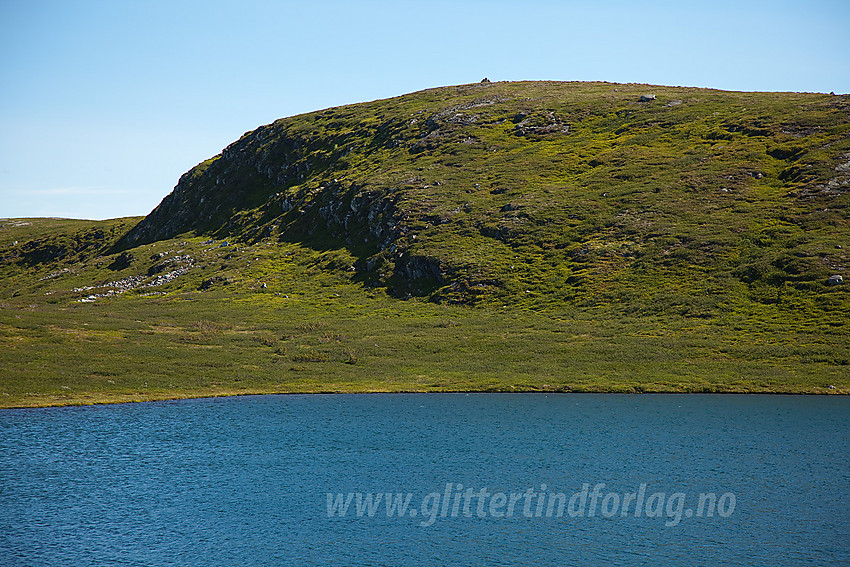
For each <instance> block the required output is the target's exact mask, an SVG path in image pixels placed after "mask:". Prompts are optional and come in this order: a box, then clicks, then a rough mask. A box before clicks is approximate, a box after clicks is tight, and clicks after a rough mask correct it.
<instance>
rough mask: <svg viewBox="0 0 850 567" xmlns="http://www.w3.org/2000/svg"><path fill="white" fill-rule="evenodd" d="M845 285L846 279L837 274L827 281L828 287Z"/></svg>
mask: <svg viewBox="0 0 850 567" xmlns="http://www.w3.org/2000/svg"><path fill="white" fill-rule="evenodd" d="M843 283H844V278H843V277H841V276H840V275H838V274H836V275H834V276H829V279H828V280H826V285H841V284H843Z"/></svg>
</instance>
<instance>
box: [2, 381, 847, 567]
mask: <svg viewBox="0 0 850 567" xmlns="http://www.w3.org/2000/svg"><path fill="white" fill-rule="evenodd" d="M848 424H850V400H848V399H845V398H840V397H799V396H709V395H699V396H696V395H690V396H689V395H639V396H638V395H634V396H632V395H588V394H563V395H542V394H539V395H535V394H509V395H506V394H411V395H406V394H398V395H395V394H393V395H390V394H386V395H385V394H380V395H344V396H322V395H311V396H256V397H240V398H220V399H205V400H187V401H177V402H154V403H144V404H122V405H112V406H95V407H72V408H47V409H32V410H4V411H0V512H2V514H0V564H10V565H33V566H41V565H45V566H47V565H51V566H55V565H96V564H100V565H107V564H108V565H139V566H160V565H192V564H208V565H244V566H255V565H373V566H382V565H387V566H389V565H458V566H460V565H564V564H572V565H600V564H607V565H683V564H690V565H752V564H777V565H778V564H781V565H835V564H848V563H850V551H848V545H847V538H848V536H850V508H848V497H847V495H848V494H850V472H848V471H850V466H848V465H849V464H850V462H848V461H850V459H848V456H850V453H849V451H850V449H848V448H850V425H848ZM585 483H587V484H588V486H589V487H590V488H591V489H592V488H593V487H594V486H596V485H598V484H601V483H604V487H603V488H602V489H601V490H600V496H599V498H598V499H597V502H596V504H595V509H594V512H595V513H594V514H593V516H592V517H591V516H590V514H589V501H588V500H586V501H585V504H586V505H585V507H584V512H583V514H575V515H573V516H571V515H570V514H569V513H567V512H568V510H566V509H564V510H563V513H562V514H561V515H560V516H559V515H558V514H557V513H556V512H557V509H556V508H553V513H552V514H550V515H548V517H547V513H546V507H547V504H548V503H549V501H551V500H552V499H554V495H555V494H557V493H562V494H563V495H564V497H565V498H569V497H572V496H573V495H574V494H575V493H581V491H582V487H583V485H584V484H585ZM458 485H462V488H459V487H458ZM641 485H643V486H644V488H645V492H646V495H647V496H649V495H651V494H661V495H663V496H664V497H666V504H667V505H669V504H670V500H671V498H672V499H673V504H675V505H674V506H672V507H670V508H669V509H666V510H663V511H662V513H661V514H659V515H657V516H652V514H650V515H651V516H652V517H646V508H645V506H643V507H642V512H643V513H642V514H641V515H640V516H639V517H638V516H636V515H635V513H634V508H636V504H635V503H633V504H632V508H631V509H629V511H628V513H627V514H625V515H623V514H622V508H623V506H622V500H623V499H624V498H625V495H626V494H628V493H636V492H637V491H638V490H639V488H640V487H641ZM544 487H545V488H544ZM529 488H530V489H532V490H533V491H535V492H536V493H538V496H537V497H538V498H540V494H542V496H543V501H544V504H543V507H542V510H541V512H542V513H537V507H536V503H537V501H532V502H531V506H530V507H529V508H528V509H527V510H524V509H523V501H522V500H520V501H517V502H516V506H515V507H514V510H513V514H511V515H508V514H506V506H502V507H498V506H496V507H494V508H493V511H494V512H495V513H491V510H490V508H489V504H492V499H493V498H495V496H492V495H495V494H496V493H502V494H504V495H505V496H506V497H510V494H511V493H517V494H519V493H524V492H525V491H527V490H528V489H529ZM447 489H448V490H449V493H448V495H449V499H448V502H449V503H450V504H453V503H454V502H455V501H459V502H460V505H459V506H458V507H457V510H455V511H453V510H452V506H451V505H449V506H447V510H446V513H445V517H443V516H442V515H440V514H439V513H436V512H435V508H434V507H433V506H432V505H433V504H434V503H435V500H436V499H435V496H437V497H438V498H439V499H440V500H445V495H446V490H447ZM468 489H473V490H474V491H475V492H476V493H479V492H480V490H481V489H486V490H487V494H490V495H491V500H490V501H487V502H486V504H487V505H485V506H483V510H481V511H482V512H484V513H483V515H482V514H479V513H478V512H479V510H478V508H477V500H470V505H469V506H468V507H467V512H468V514H465V513H464V506H463V501H462V500H460V496H461V495H462V494H463V491H464V490H468ZM387 492H390V493H393V494H396V493H401V494H402V495H405V494H410V495H411V496H410V507H409V509H408V510H407V511H406V513H405V514H404V516H403V517H398V516H397V515H395V514H394V515H393V516H388V515H387V513H386V509H385V507H384V505H383V502H382V503H381V506H380V508H378V510H377V511H376V513H375V514H374V515H372V516H371V517H370V516H368V514H364V515H362V516H360V517H358V515H357V514H356V510H355V506H356V504H355V503H354V501H352V504H351V505H350V507H349V508H348V510H347V513H346V514H345V515H344V516H342V517H340V516H339V514H338V513H335V515H334V517H329V515H328V494H331V495H332V496H333V497H335V495H337V494H341V495H343V496H346V495H347V494H348V493H361V496H362V497H364V498H365V496H366V495H367V494H368V493H372V495H373V497H374V495H375V494H377V493H381V494H384V493H387ZM707 493H713V494H714V495H716V496H718V497H719V496H722V495H726V500H725V503H726V504H727V507H726V509H725V513H724V514H721V513H720V512H719V511H718V512H715V513H714V514H713V516H712V517H707V516H706V514H705V513H703V514H702V517H697V515H696V504H697V501H698V498H699V495H700V494H707ZM608 494H614V495H615V496H616V497H617V499H619V500H620V508H619V509H613V502H614V497H610V498H609V500H608V505H609V506H608V508H607V510H606V509H603V508H602V505H601V499H602V498H604V497H605V496H606V495H608ZM674 494H682V495H683V496H682V497H681V499H682V502H681V506H679V501H677V500H676V498H679V497H672V495H674ZM429 495H431V496H429ZM730 495H731V496H730ZM547 498H548V500H547ZM579 500H580V498H577V499H576V502H579ZM657 500H658V499H656V503H657ZM732 501H734V507H733V509H732V510H731V511H730V509H729V508H730V506H729V504H730V503H731V502H732ZM556 502H557V501H556ZM439 504H440V505H442V504H443V502H439ZM496 504H498V502H496ZM662 508H663V506H662ZM686 509H690V510H691V511H692V515H691V517H686V516H685V510H686ZM413 510H415V512H413ZM654 510H657V509H655V508H652V509H650V512H652V511H654ZM573 511H574V512H576V511H577V509H573ZM606 511H607V512H608V513H605V512H606ZM612 511H613V513H611V512H612ZM668 511H669V512H671V513H670V514H668V513H667V512H668ZM337 512H338V510H337ZM453 512H454V513H453ZM524 512H530V514H526V513H524ZM500 513H501V517H500V516H499V514H500ZM413 514H415V515H413Z"/></svg>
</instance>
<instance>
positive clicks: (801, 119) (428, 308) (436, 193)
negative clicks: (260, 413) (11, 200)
mask: <svg viewBox="0 0 850 567" xmlns="http://www.w3.org/2000/svg"><path fill="white" fill-rule="evenodd" d="M644 92H653V93H655V94H656V95H658V99H657V100H656V101H654V102H652V103H640V102H637V98H638V96H639V95H640V94H641V93H644ZM678 101H681V102H678ZM847 112H848V111H847V102H846V101H844V100H843V97H828V96H824V95H797V94H764V93H724V92H719V91H706V90H699V89H674V88H662V87H651V88H649V87H646V86H635V85H608V84H572V83H567V84H560V83H558V84H496V85H493V86H490V87H479V86H467V87H458V88H448V89H434V90H431V91H425V92H423V93H415V94H414V95H408V96H406V97H400V98H398V99H390V100H388V101H378V102H376V103H371V104H367V105H356V106H352V107H343V108H341V109H331V110H328V111H323V112H319V113H314V114H310V115H304V116H300V117H295V118H292V119H285V120H283V121H278V122H277V123H275V125H272V127H277V128H281V129H283V130H285V132H286V133H287V134H286V135H287V136H289V137H290V138H295V139H300V138H299V137H301V138H303V137H304V136H308V135H310V134H313V135H315V136H316V138H317V139H319V140H327V139H328V138H329V137H331V136H338V137H340V136H341V137H340V138H339V139H340V140H343V141H344V143H348V144H350V147H343V148H340V147H339V144H338V143H334V144H333V145H334V146H336V151H341V152H343V153H344V154H345V157H344V158H342V157H337V158H334V159H330V158H328V159H325V160H324V161H325V163H326V165H325V166H324V167H318V166H316V167H314V168H313V174H311V175H306V176H305V178H304V179H303V180H301V179H300V178H299V181H298V182H297V183H292V184H289V185H288V186H286V187H284V188H282V189H283V191H281V188H279V187H272V186H270V185H269V184H268V183H267V182H265V181H262V180H261V181H257V182H255V183H254V184H253V185H251V186H250V190H251V191H253V196H252V198H251V199H248V200H247V201H246V202H250V203H251V204H252V205H254V206H251V207H248V208H247V209H245V210H240V211H236V212H234V213H233V214H234V215H235V216H234V219H235V221H236V222H234V223H231V226H232V227H233V228H232V229H231V230H232V232H231V233H230V235H229V236H227V238H229V239H230V243H231V244H234V243H235V244H236V246H233V245H230V246H223V247H222V246H221V244H222V242H221V240H220V239H221V238H223V237H225V236H224V235H223V234H219V235H218V237H219V240H216V241H215V243H211V242H210V239H209V237H208V236H195V235H194V234H192V233H187V234H182V235H179V236H176V237H175V238H172V239H166V240H160V241H157V242H153V243H148V244H144V245H141V246H136V247H133V248H130V249H129V250H128V252H129V254H130V255H131V256H132V258H133V259H132V261H130V263H129V265H125V264H122V263H121V262H115V260H116V259H117V258H119V254H118V252H116V251H114V250H115V249H113V248H111V245H112V244H113V243H114V242H115V241H116V240H117V239H118V237H120V236H121V235H122V234H124V233H125V232H126V231H127V230H128V229H129V228H130V227H131V226H133V225H134V224H135V223H136V222H137V221H138V220H139V219H117V220H115V221H104V222H101V223H95V222H87V221H60V220H49V219H27V220H26V221H23V222H22V221H14V222H9V221H0V225H2V226H0V257H2V258H4V261H3V263H2V264H0V270H2V273H0V347H1V348H0V366H2V368H3V376H2V381H0V405H2V406H13V405H44V404H67V403H87V402H97V401H121V400H137V399H157V398H167V397H182V396H195V395H217V394H231V393H250V392H312V391H425V390H464V389H473V390H504V391H513V390H568V391H752V392H824V393H825V392H842V393H850V347H849V346H848V341H847V340H846V334H847V322H848V321H847V313H848V311H850V301H849V300H848V291H847V287H846V286H832V287H830V286H826V285H825V280H826V278H827V277H828V276H829V275H830V274H832V273H845V274H846V272H844V269H845V266H846V262H847V258H846V253H845V250H846V248H847V246H848V245H850V242H848V240H850V238H848V236H850V232H848V223H847V220H848V219H847V209H846V206H847V201H848V197H847V193H846V187H841V186H840V185H839V186H835V187H831V186H830V185H828V183H829V181H830V180H833V179H836V178H837V179H838V180H839V181H840V180H841V179H842V178H841V173H842V170H841V169H840V168H841V166H842V164H843V163H844V162H845V161H847V160H848V159H850V157H847V155H846V154H847V153H848V152H850V141H848V132H850V126H848V120H847ZM561 125H566V126H568V131H567V132H564V131H563V128H562V127H561ZM547 128H549V129H548V130H547ZM299 132H300V133H299ZM346 134H347V135H348V136H349V137H346ZM274 140H275V138H274V137H273V136H272V137H271V142H269V141H268V140H266V141H265V142H264V143H266V144H272V145H273V143H274ZM364 141H368V142H369V143H365V142H364ZM355 142H357V143H355ZM304 151H309V152H312V155H306V157H304V159H305V160H306V161H305V163H313V164H316V163H318V162H317V161H316V160H317V159H318V158H317V157H316V156H317V155H318V154H321V153H323V152H327V151H329V150H328V148H327V147H326V146H322V145H319V146H316V147H313V148H308V149H307V150H304ZM272 153H273V152H272ZM310 159H313V160H314V161H313V162H310V161H309V160H310ZM216 161H218V160H216ZM210 163H212V162H210ZM210 163H207V164H205V165H204V166H203V167H204V168H206V167H212V166H211V165H210ZM328 164H329V165H328ZM836 168H838V169H836ZM332 179H338V181H337V182H335V183H336V184H337V185H336V186H335V187H334V189H333V190H334V191H335V193H334V195H330V194H329V190H328V188H330V187H332V186H333V184H331V183H330V182H329V181H330V180H332ZM438 183H439V184H438ZM833 185H835V182H833ZM279 191H281V192H282V193H283V194H286V195H290V196H292V197H293V198H298V199H300V201H299V202H300V206H299V207H297V208H296V209H295V210H293V211H291V212H289V213H286V214H280V213H279V212H278V213H275V214H270V213H269V210H270V205H269V202H271V200H272V199H271V198H272V196H273V195H276V194H277V193H278V192H279ZM368 192H373V193H381V192H383V194H388V193H392V198H393V199H394V203H395V206H396V208H397V209H396V213H395V215H396V218H397V219H398V220H399V222H400V223H402V228H403V229H404V231H403V236H401V237H399V238H397V239H396V240H395V241H393V242H391V243H390V244H391V245H394V246H395V247H396V248H395V249H392V248H390V247H389V246H387V247H386V248H385V249H381V248H380V247H379V246H376V245H375V243H374V242H372V243H370V242H365V238H364V241H359V240H357V238H356V236H357V234H361V233H362V234H367V233H366V231H365V230H363V231H361V233H357V232H351V231H350V232H349V233H348V234H345V233H344V231H343V230H342V228H341V227H339V226H334V225H333V223H329V224H330V226H328V228H327V230H320V231H318V232H316V230H315V228H314V227H316V226H321V224H320V220H321V218H320V216H319V214H318V213H317V211H318V209H319V208H320V207H321V206H323V205H326V204H327V203H328V202H330V201H331V200H332V199H340V200H342V201H343V202H344V203H345V204H348V203H349V202H350V201H351V200H352V199H354V198H356V197H357V195H361V194H364V193H368ZM275 202H276V201H275ZM26 222H29V223H30V224H28V225H27V224H25V223H26ZM308 227H309V228H308ZM308 230H309V231H310V232H312V234H308ZM96 231H99V232H96ZM240 234H241V236H240ZM413 234H415V235H416V239H413V238H411V236H412V235H413ZM234 237H236V238H235V239H234ZM353 237H354V238H353ZM14 241H18V244H17V245H12V242H14ZM838 246H841V248H838ZM400 254H404V255H407V256H412V255H415V256H419V257H423V258H429V259H434V260H436V261H438V262H439V264H440V265H441V266H442V267H443V268H444V270H445V271H444V278H445V279H444V281H442V282H435V281H412V280H409V279H405V278H403V277H401V276H400V274H399V273H398V271H399V270H398V266H397V264H396V263H395V261H396V258H398V257H400V256H399V255H400ZM187 256H188V257H190V258H191V259H190V260H189V259H187V258H186V257H187ZM175 257H177V258H178V260H172V259H173V258H175ZM51 258H56V259H51ZM370 261H371V262H370ZM367 264H368V267H369V269H366V266H367ZM180 266H183V267H188V271H187V272H186V273H185V274H183V275H180V276H179V277H178V278H176V279H175V280H174V281H172V282H170V283H167V284H165V285H161V286H155V287H139V288H137V289H135V290H132V291H128V292H126V293H123V294H120V295H118V296H116V297H102V298H99V299H97V300H96V301H94V302H91V303H81V302H79V299H81V298H84V297H86V296H87V295H89V294H94V293H103V292H104V291H105V290H104V289H93V290H82V291H73V290H74V289H79V288H82V287H85V286H91V285H94V284H104V283H106V282H110V281H116V280H121V279H123V278H127V277H129V276H134V275H135V276H138V277H140V278H142V279H143V281H144V282H152V281H154V279H155V278H156V277H157V276H160V275H162V274H165V273H168V272H169V271H171V270H172V269H175V268H177V267H180ZM350 266H357V271H350V270H349V267H350ZM204 282H206V283H204ZM263 284H265V287H263ZM200 287H204V288H205V290H204V291H199V288H200ZM387 291H390V292H392V294H395V295H397V296H404V295H405V294H408V293H412V294H413V297H411V298H409V299H407V300H400V299H396V298H394V297H393V296H392V294H388V293H386V292H387ZM151 294H156V295H151ZM830 385H833V386H835V387H836V388H835V389H834V390H833V389H828V386H830Z"/></svg>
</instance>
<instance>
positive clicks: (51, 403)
mask: <svg viewBox="0 0 850 567" xmlns="http://www.w3.org/2000/svg"><path fill="white" fill-rule="evenodd" d="M351 394H375V395H380V394H508V395H510V394H632V395H643V394H671V395H674V394H678V395H695V396H699V395H704V394H723V395H759V396H812V395H814V396H848V395H850V390H848V389H846V388H842V389H840V390H839V389H835V390H828V389H827V390H825V389H823V388H817V389H812V390H801V391H797V390H793V391H771V390H757V391H750V390H746V389H742V390H737V389H730V390H717V391H700V392H696V391H688V390H643V391H636V390H632V391H628V390H622V391H620V390H601V389H600V390H594V389H587V390H541V389H527V390H524V389H512V390H510V391H508V390H363V391H353V390H352V391H348V390H335V389H331V390H315V391H291V392H290V391H249V392H217V393H211V392H200V393H186V394H185V395H184V394H174V393H168V394H163V395H162V396H158V395H155V394H154V395H149V396H132V395H127V396H120V395H118V396H114V397H107V396H104V397H102V398H90V397H88V396H83V397H82V398H74V399H69V400H34V401H33V403H31V404H21V405H0V410H8V409H40V408H55V407H82V406H99V405H114V404H136V403H147V402H169V401H181V400H197V399H215V398H233V397H243V396H285V395H340V396H344V395H351Z"/></svg>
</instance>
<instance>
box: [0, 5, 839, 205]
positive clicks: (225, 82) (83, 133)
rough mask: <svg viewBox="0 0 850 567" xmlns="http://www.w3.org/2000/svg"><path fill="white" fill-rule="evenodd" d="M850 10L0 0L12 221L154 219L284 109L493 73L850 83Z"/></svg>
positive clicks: (1, 195)
mask: <svg viewBox="0 0 850 567" xmlns="http://www.w3.org/2000/svg"><path fill="white" fill-rule="evenodd" d="M848 29H850V2H848V1H846V0H810V1H808V2H802V1H796V2H790V1H784V0H774V1H771V2H766V1H757V2H749V1H747V0H739V1H735V2H731V1H726V0H714V1H703V2H690V1H688V0H678V1H675V2H674V1H669V2H660V1H653V0H645V1H643V2H641V1H610V2H605V1H598V2H593V1H585V2H573V1H568V0H565V1H554V0H552V1H547V0H526V1H523V2H519V1H516V2H508V1H500V0H490V1H487V2H485V1H473V2H465V1H463V0H456V1H453V2H448V1H447V2H432V1H427V0H421V1H415V2H414V1H407V0H396V1H392V2H382V1H364V2H358V1H353V0H350V1H348V2H342V1H330V0H327V1H326V0H313V1H309V2H308V1H305V2H288V1H282V2H271V1H262V0H240V1H239V2H234V1H232V0H231V1H228V2H219V1H216V0H205V1H180V0H171V1H157V0H151V1H144V2H143V1H129V0H127V1H121V0H109V1H93V0H75V1H72V0H67V1H48V0H0V217H22V216H61V217H72V218H93V219H102V218H111V217H118V216H127V215H143V214H147V213H148V212H149V211H150V210H151V209H152V208H153V207H154V206H156V204H157V203H158V202H159V201H160V200H162V198H163V197H164V196H165V195H166V194H168V193H169V192H170V191H171V189H172V188H173V186H174V185H175V184H176V183H177V180H178V178H179V177H180V175H181V174H182V173H183V172H185V171H186V170H188V169H189V168H191V167H192V166H194V165H195V164H197V163H198V162H200V161H203V160H204V159H206V158H208V157H211V156H213V155H215V154H217V153H218V152H219V151H221V149H222V148H224V147H225V146H226V145H227V144H229V143H230V142H232V141H234V140H235V139H237V138H238V137H239V136H240V135H242V134H243V133H244V132H245V131H248V130H252V129H254V128H256V127H257V126H259V125H261V124H267V123H269V122H271V121H273V120H275V119H277V118H280V117H283V116H290V115H293V114H299V113H302V112H308V111H311V110H316V109H321V108H327V107H330V106H337V105H342V104H349V103H354V102H362V101H368V100H375V99H379V98H388V97H392V96H396V95H401V94H405V93H408V92H412V91H416V90H420V89H424V88H430V87H436V86H443V85H452V84H461V83H470V82H477V81H479V80H481V79H482V78H483V77H485V76H487V77H489V78H490V79H491V80H494V81H495V80H511V81H514V80H537V79H542V80H587V81H593V80H603V81H612V82H639V83H650V84H664V85H686V86H699V87H712V88H719V89H729V90H748V91H816V92H830V91H834V92H836V93H848V92H850V56H849V55H848V54H850V34H848V33H847V30H848Z"/></svg>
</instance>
